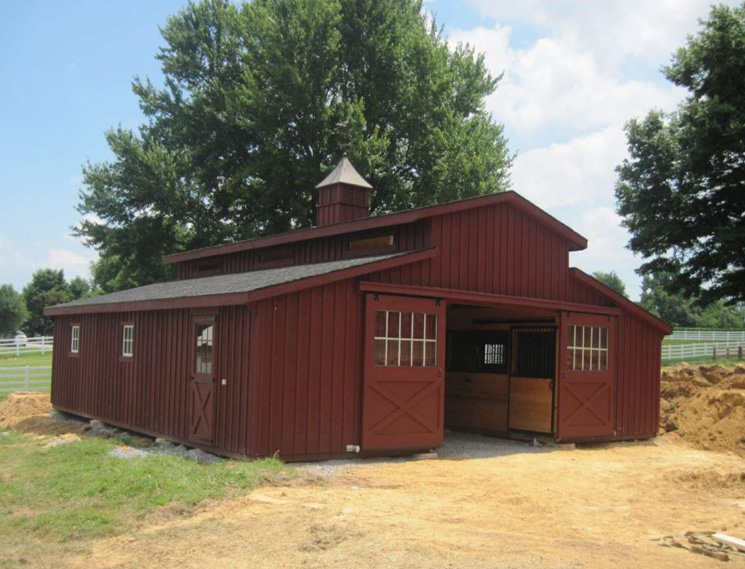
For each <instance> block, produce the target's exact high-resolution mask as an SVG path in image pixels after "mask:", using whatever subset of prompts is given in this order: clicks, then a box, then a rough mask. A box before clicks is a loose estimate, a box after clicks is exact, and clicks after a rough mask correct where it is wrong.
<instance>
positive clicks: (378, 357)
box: [375, 340, 385, 366]
mask: <svg viewBox="0 0 745 569" xmlns="http://www.w3.org/2000/svg"><path fill="white" fill-rule="evenodd" d="M375 365H377V366H384V365H385V340H375Z"/></svg>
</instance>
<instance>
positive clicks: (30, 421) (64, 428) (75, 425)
mask: <svg viewBox="0 0 745 569" xmlns="http://www.w3.org/2000/svg"><path fill="white" fill-rule="evenodd" d="M51 411H52V403H51V401H50V399H49V393H39V392H38V391H29V392H15V393H10V394H9V395H8V396H7V397H6V398H5V399H4V400H3V401H2V402H0V428H6V429H7V428H12V429H16V430H18V431H23V432H25V433H34V434H37V435H62V434H65V433H82V432H83V431H85V430H86V429H88V425H87V424H86V423H83V422H80V421H63V420H60V419H56V418H53V417H52V416H51V415H50V412H51Z"/></svg>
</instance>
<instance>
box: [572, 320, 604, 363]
mask: <svg viewBox="0 0 745 569" xmlns="http://www.w3.org/2000/svg"><path fill="white" fill-rule="evenodd" d="M572 328H573V330H572V331H573V335H572V337H571V338H569V341H570V345H569V346H567V347H568V348H569V350H571V353H572V359H571V367H570V368H569V369H570V370H572V371H608V369H609V366H610V362H609V361H608V359H609V357H610V345H609V342H610V336H609V334H610V331H609V329H608V328H607V327H606V326H585V325H582V324H575V325H573V326H572ZM578 328H580V329H581V330H582V333H581V338H580V337H579V336H580V334H577V329H578ZM587 330H589V331H590V345H589V346H585V345H584V344H585V334H586V331H587ZM595 330H597V331H598V334H600V335H601V336H600V340H599V341H598V346H597V347H594V346H593V340H594V334H595ZM603 331H604V332H603ZM603 335H604V336H605V342H606V345H605V347H604V348H603V347H602V340H603ZM577 340H579V344H580V345H577ZM593 352H595V353H597V354H598V365H597V366H596V367H593V365H592V354H593ZM585 353H589V354H590V367H587V368H586V367H584V359H585V358H584V354H585ZM603 353H605V367H603V366H602V365H601V362H602V361H603V360H602V358H601V357H600V356H601V355H602V354H603ZM578 364H579V365H578Z"/></svg>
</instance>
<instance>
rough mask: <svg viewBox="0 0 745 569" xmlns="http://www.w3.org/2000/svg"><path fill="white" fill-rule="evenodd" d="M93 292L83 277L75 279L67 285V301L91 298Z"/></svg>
mask: <svg viewBox="0 0 745 569" xmlns="http://www.w3.org/2000/svg"><path fill="white" fill-rule="evenodd" d="M92 293H93V290H92V289H91V285H90V283H89V282H88V281H87V280H85V279H84V278H83V277H73V278H72V279H70V281H69V282H68V283H67V300H68V301H72V300H78V299H79V298H84V297H88V296H91V294H92Z"/></svg>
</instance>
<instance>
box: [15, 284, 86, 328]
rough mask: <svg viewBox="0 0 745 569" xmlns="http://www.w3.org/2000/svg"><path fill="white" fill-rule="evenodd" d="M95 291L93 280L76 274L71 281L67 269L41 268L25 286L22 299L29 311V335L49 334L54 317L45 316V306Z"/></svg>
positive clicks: (74, 298) (27, 319) (27, 326)
mask: <svg viewBox="0 0 745 569" xmlns="http://www.w3.org/2000/svg"><path fill="white" fill-rule="evenodd" d="M90 294H92V292H91V287H90V284H89V283H88V282H87V281H86V280H85V279H82V278H80V277H74V278H73V279H72V280H71V281H70V282H69V283H68V282H67V281H66V280H65V273H64V271H62V270H61V269H60V270H55V269H39V270H38V271H35V272H34V274H33V275H32V276H31V280H30V281H29V282H28V284H26V286H25V287H23V293H22V295H23V301H24V303H25V305H26V309H27V311H28V316H27V318H26V320H25V323H24V330H25V332H26V334H28V335H29V336H50V335H51V334H52V320H51V318H48V317H46V316H44V308H45V307H47V306H53V305H55V304H61V303H63V302H69V301H72V300H77V299H78V298H82V297H84V296H89V295H90Z"/></svg>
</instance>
